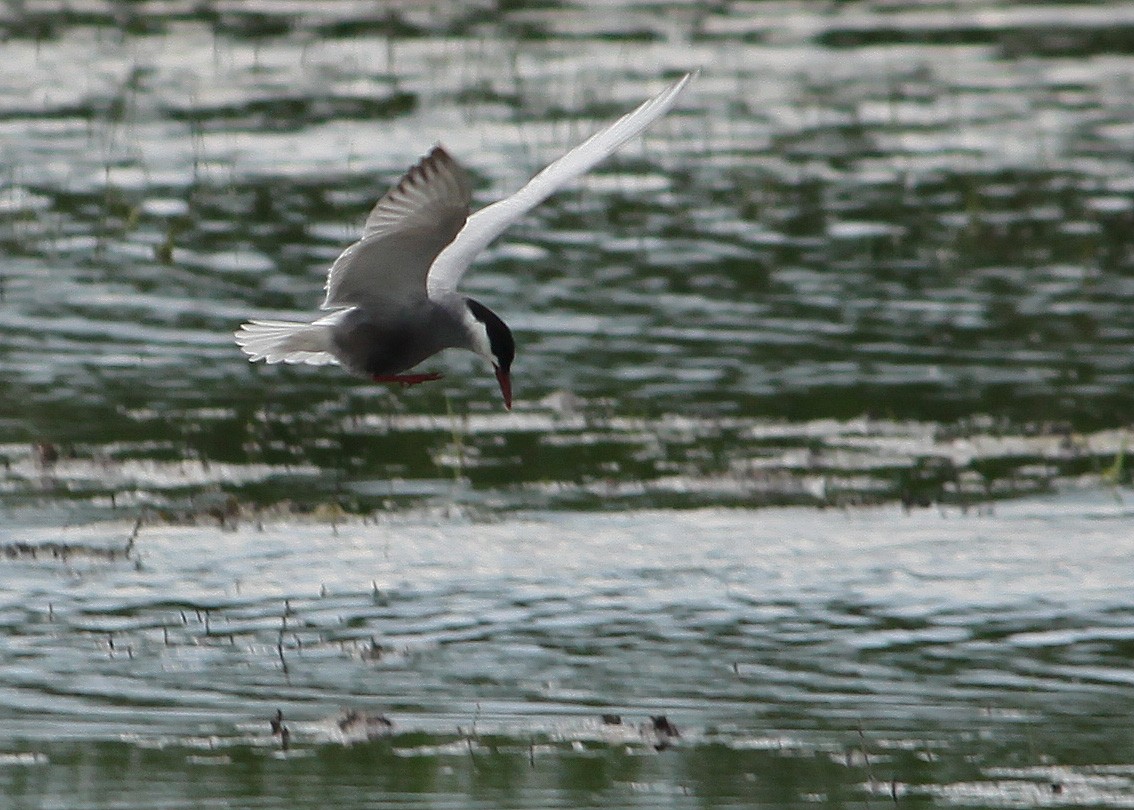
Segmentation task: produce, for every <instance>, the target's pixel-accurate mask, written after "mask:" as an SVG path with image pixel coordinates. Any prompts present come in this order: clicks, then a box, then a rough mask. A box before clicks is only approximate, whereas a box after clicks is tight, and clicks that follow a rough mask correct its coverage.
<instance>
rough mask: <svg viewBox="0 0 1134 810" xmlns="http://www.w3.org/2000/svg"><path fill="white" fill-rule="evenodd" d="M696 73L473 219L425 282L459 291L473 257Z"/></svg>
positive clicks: (665, 105) (637, 128)
mask: <svg viewBox="0 0 1134 810" xmlns="http://www.w3.org/2000/svg"><path fill="white" fill-rule="evenodd" d="M696 75H697V74H696V72H694V73H687V74H685V76H683V77H682V78H681V79H679V80H678V81H676V82H674V83H673V84H671V85H670V86H669V87H667V88H666V89H665V90H663V91H662V92H660V93H658V94H657V95H656V96H654V97H653V98H651V99H648V100H647V101H645V102H643V103H642V104H640V105H639V106H638V107H637V108H636V109H634V110H632V111H631V112H629V113H627V114H626V115H624V116H622V117H621V118H619V119H618V120H617V121H615V122H614V123H613V124H611V125H610V126H608V127H606V128H605V129H602V130H599V131H598V132H596V133H595V134H594V135H592V136H591V137H590V138H588V139H587V140H585V141H583V142H582V143H581V144H579V145H578V146H576V147H575V148H574V149H572V150H571V151H570V152H568V153H567V154H565V155H563V157H561V158H559V159H558V160H556V161H555V162H554V163H552V164H551V165H549V166H548V167H547V168H545V169H544V170H543V171H541V172H540V173H539V174H537V175H536V176H535V177H533V178H532V179H531V180H529V181H528V182H527V184H526V185H525V186H524V187H523V188H521V189H520V190H519V191H517V192H516V193H515V194H513V195H512V196H511V197H507V198H505V199H503V200H500V201H499V202H496V203H493V204H492V205H489V206H486V207H485V208H482V209H481V210H480V211H477V212H476V213H475V214H473V215H472V216H471V217H469V218H468V222H466V223H465V226H464V228H462V229H461V232H460V233H458V234H457V235H456V238H455V239H454V240H453V242H452V244H450V245H448V247H446V248H444V249H443V250H442V251H441V253H440V255H439V256H437V259H436V261H434V262H433V267H432V268H431V269H430V270H429V277H428V279H427V282H426V283H427V286H428V289H429V292H430V293H431V294H434V293H438V292H442V291H445V290H452V289H455V288H456V286H457V283H458V282H459V281H460V280H461V277H462V276H463V275H464V274H465V271H466V270H467V269H468V267H469V265H470V264H471V263H472V260H473V259H474V258H476V255H477V254H478V253H480V252H481V251H482V250H484V248H486V247H487V246H488V245H489V243H491V242H492V240H493V239H495V238H496V237H498V236H499V235H500V234H502V233H503V232H504V231H505V230H506V229H507V228H508V227H509V226H510V225H511V224H512V223H513V222H515V221H516V220H518V219H519V218H520V217H522V216H523V215H524V214H526V213H527V212H528V211H530V210H532V209H533V208H535V207H536V206H537V205H539V204H540V203H541V202H543V201H544V200H546V199H547V198H548V197H550V196H551V195H552V194H553V193H555V192H556V191H557V190H558V189H559V188H561V187H562V186H563V185H565V184H566V183H569V182H570V181H571V180H574V179H575V178H576V177H579V176H580V175H582V174H585V173H586V172H587V171H588V170H590V169H591V168H592V167H593V166H595V164H597V163H599V162H600V161H602V160H603V159H604V158H606V157H608V156H609V155H611V154H613V153H614V151H615V150H616V149H618V147H620V146H622V144H624V143H626V141H628V140H630V139H631V138H633V137H634V136H635V135H637V134H638V133H639V132H641V131H642V130H644V129H645V128H646V127H648V126H649V125H650V124H652V123H653V122H654V121H655V120H657V119H658V118H659V117H660V116H662V115H663V114H665V113H666V112H667V111H668V110H669V109H670V108H671V107H672V106H673V105H674V103H675V102H676V101H677V97H678V96H679V95H681V93H682V91H683V90H685V87H686V85H688V84H689V82H690V81H692V79H693V77H694V76H696Z"/></svg>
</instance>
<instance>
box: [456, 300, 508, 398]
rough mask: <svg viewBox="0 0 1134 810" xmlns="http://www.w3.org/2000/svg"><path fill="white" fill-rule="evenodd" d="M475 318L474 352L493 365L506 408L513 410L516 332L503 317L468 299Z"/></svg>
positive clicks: (471, 328) (471, 329)
mask: <svg viewBox="0 0 1134 810" xmlns="http://www.w3.org/2000/svg"><path fill="white" fill-rule="evenodd" d="M465 306H466V307H468V310H469V314H470V315H471V316H472V318H471V320H469V321H468V327H469V335H470V337H471V339H472V345H471V346H470V348H471V349H472V350H473V351H474V352H476V353H477V354H479V355H480V356H481V357H483V358H484V359H485V360H487V361H488V362H489V363H491V364H492V368H493V369H494V370H495V371H496V382H498V383H499V384H500V393H501V395H503V397H504V407H505V408H507V409H508V410H512V376H511V374H512V360H514V359H515V357H516V342H515V341H514V340H513V339H512V330H511V329H509V328H508V324H506V323H504V321H502V320H500V316H499V315H497V314H496V313H495V312H493V311H492V310H491V309H489V308H488V307H486V306H485V305H484V304H482V303H480V302H479V301H474V300H473V299H472V298H466V299H465Z"/></svg>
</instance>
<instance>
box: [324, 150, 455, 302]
mask: <svg viewBox="0 0 1134 810" xmlns="http://www.w3.org/2000/svg"><path fill="white" fill-rule="evenodd" d="M471 197H472V190H471V186H470V184H469V179H468V174H467V173H466V172H465V170H464V169H463V168H461V166H460V165H459V164H458V163H457V162H456V161H455V160H453V158H451V157H450V156H449V153H448V152H446V151H445V150H444V149H442V148H441V147H440V146H438V147H436V148H435V149H434V150H433V151H432V152H430V153H429V154H428V155H426V156H425V157H424V158H422V159H421V161H419V162H418V164H417V165H416V166H414V167H413V168H411V169H410V170H409V171H408V172H406V174H405V176H403V177H402V179H401V180H400V181H398V183H397V185H395V186H394V187H393V188H392V189H390V190H389V191H388V192H386V194H385V195H384V196H383V197H382V199H380V200H379V201H378V203H377V204H376V205H375V206H374V209H373V210H372V211H371V212H370V216H368V217H367V218H366V226H365V228H364V229H363V233H362V238H361V239H359V240H358V241H357V242H355V243H354V244H353V245H351V246H350V247H348V248H347V249H346V250H344V251H343V252H342V255H340V256H339V258H337V259H336V260H335V263H334V264H333V265H331V271H330V273H329V274H328V275H327V297H326V299H325V300H324V301H323V307H322V308H323V309H333V308H336V307H349V306H358V305H361V304H367V303H374V302H377V301H383V302H391V301H393V302H398V301H406V300H413V299H416V298H423V297H424V296H425V277H426V275H427V274H428V273H429V267H430V265H432V264H433V260H434V259H435V258H436V257H437V254H438V253H440V252H441V250H442V249H443V248H444V247H445V246H446V245H448V244H449V243H450V242H452V241H453V237H454V236H456V235H457V232H458V231H460V229H461V227H462V226H463V225H464V224H465V220H466V219H467V218H468V215H469V201H470V199H471Z"/></svg>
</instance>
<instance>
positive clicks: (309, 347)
mask: <svg viewBox="0 0 1134 810" xmlns="http://www.w3.org/2000/svg"><path fill="white" fill-rule="evenodd" d="M234 337H235V338H236V344H237V345H238V346H240V349H241V351H243V352H244V353H245V354H246V355H248V359H249V360H252V361H256V360H266V361H268V362H269V363H307V364H309V365H312V366H324V365H327V364H328V363H336V362H338V361H337V360H336V359H335V357H334V355H333V354H331V329H330V327H329V326H328V325H327V324H325V323H320V322H318V321H317V322H315V323H296V322H294V321H249V322H248V323H246V324H244V325H243V326H241V327H240V328H239V329H238V330H237V331H236V332H235V334H234Z"/></svg>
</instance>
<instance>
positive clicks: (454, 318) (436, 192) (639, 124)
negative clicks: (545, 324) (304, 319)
mask: <svg viewBox="0 0 1134 810" xmlns="http://www.w3.org/2000/svg"><path fill="white" fill-rule="evenodd" d="M694 75H696V74H695V73H689V74H686V75H685V76H683V77H682V78H681V79H679V80H678V81H676V82H674V83H673V84H671V85H670V86H669V87H667V88H666V89H665V90H663V91H661V92H660V93H658V94H657V95H656V96H654V97H653V98H651V99H648V100H647V101H645V102H643V103H642V104H641V105H639V106H638V107H637V108H636V109H634V110H632V111H631V112H629V113H627V114H626V115H624V116H622V117H621V118H619V119H618V120H617V121H615V122H614V123H612V124H610V125H609V126H607V127H606V128H604V129H602V130H600V131H598V132H596V133H595V134H594V135H592V136H591V137H590V138H588V139H587V140H585V141H583V143H581V144H579V145H578V146H576V147H575V148H574V149H572V150H571V151H570V152H568V153H567V154H565V155H563V157H561V158H559V159H558V160H556V161H555V162H553V163H552V164H550V165H549V166H548V167H547V168H545V169H544V170H543V171H541V172H540V173H539V174H537V175H535V176H534V177H533V178H532V179H531V180H529V181H528V182H527V184H526V185H524V187H523V188H521V189H520V190H519V191H517V192H516V193H515V194H513V195H512V196H510V197H506V198H504V199H502V200H499V201H498V202H495V203H493V204H491V205H488V206H486V207H484V208H482V209H481V210H479V211H477V212H476V213H475V214H473V215H472V216H470V215H469V209H470V204H471V202H472V184H471V182H470V180H469V175H468V173H467V172H466V171H465V170H464V169H463V168H462V167H461V165H460V164H459V163H457V161H455V160H454V159H453V158H452V157H451V156H450V155H449V153H448V152H447V151H445V148H444V147H443V146H440V145H438V146H436V147H435V148H434V149H433V150H432V151H431V152H430V153H429V154H428V155H426V156H425V157H424V158H422V159H421V160H420V161H419V162H418V163H417V165H415V166H413V167H412V168H411V169H410V170H409V171H408V172H406V174H405V175H404V176H403V177H402V178H401V180H399V181H398V182H397V184H395V185H394V187H393V188H391V189H390V190H389V191H388V192H386V194H385V196H383V197H382V198H381V199H380V200H379V201H378V202H377V204H376V205H375V206H374V208H373V210H371V212H370V215H369V216H368V217H367V219H366V223H365V225H364V227H363V232H362V238H361V239H359V240H358V241H357V242H355V243H354V244H352V245H350V246H349V247H348V248H347V249H346V250H344V251H343V252H342V254H341V255H340V256H339V257H338V258H337V259H336V260H335V261H334V263H333V264H332V265H331V269H330V272H329V273H328V275H327V284H326V298H325V299H324V301H323V304H322V306H321V309H324V310H331V312H330V313H329V314H327V315H325V316H323V317H321V318H319V319H318V320H315V321H313V322H309V323H299V322H294V321H268V320H252V321H249V322H248V323H246V324H244V325H243V326H241V327H240V329H238V330H237V331H236V333H235V338H236V343H237V345H239V346H240V348H241V350H242V351H243V352H244V353H245V354H246V355H248V359H249V360H250V361H256V360H266V361H267V362H268V363H308V364H311V365H325V364H329V363H338V364H339V365H340V366H342V367H343V368H345V369H346V370H347V371H349V372H351V373H353V374H356V375H360V376H365V377H369V378H371V379H372V380H374V381H375V382H388V383H401V384H403V385H415V384H417V383H423V382H428V381H431V380H438V379H441V375H440V374H433V373H414V374H410V373H406V372H408V371H409V370H410V369H412V368H414V367H415V366H416V365H418V364H419V363H421V362H423V361H424V360H426V359H428V358H430V357H432V356H433V355H435V354H437V353H438V352H440V351H442V350H443V349H452V348H456V349H467V350H468V351H471V352H474V353H475V354H477V355H479V356H480V357H482V358H484V359H485V360H486V361H487V362H488V363H490V364H491V365H492V368H493V370H494V371H495V373H496V381H497V382H498V383H499V385H500V393H501V395H502V396H503V398H504V407H505V408H508V409H509V410H511V408H512V378H511V369H512V361H513V359H514V358H515V356H516V344H515V341H514V340H513V339H512V331H511V330H510V329H509V328H508V326H507V325H506V324H505V323H504V321H503V320H501V319H500V316H498V315H497V314H496V313H495V312H493V311H492V310H491V309H489V308H488V307H486V306H485V305H484V304H482V303H480V302H479V301H477V300H475V299H472V298H468V297H466V296H463V295H461V294H460V293H458V292H457V284H458V283H459V282H460V280H461V277H462V276H464V274H465V272H466V271H467V270H468V269H469V266H470V265H471V264H472V261H473V259H475V258H476V256H477V254H479V253H480V252H481V251H482V250H483V249H484V248H485V247H487V246H488V245H489V244H490V243H491V242H492V241H493V240H494V239H496V237H498V236H500V234H502V233H503V232H504V231H505V230H506V229H507V228H508V227H509V226H510V225H511V224H512V223H513V222H515V221H516V220H518V219H519V218H520V217H522V216H523V215H524V214H526V213H527V212H528V211H530V210H531V209H533V208H534V207H535V206H537V205H539V204H540V203H541V202H543V201H544V200H546V199H547V198H548V197H549V196H551V195H552V194H553V193H555V192H556V191H557V190H558V189H559V188H561V187H562V186H563V185H565V184H566V183H568V182H570V181H571V180H574V179H575V178H577V177H579V176H581V175H583V174H584V173H586V172H587V171H588V170H590V169H591V168H592V167H593V166H595V165H596V164H597V163H599V162H600V161H602V160H603V159H604V158H606V157H608V156H609V155H611V154H612V153H613V152H614V151H615V150H616V149H618V148H619V147H620V146H622V145H623V144H624V143H626V141H628V140H630V139H631V138H633V137H634V136H635V135H637V134H638V133H640V132H641V131H642V130H644V129H645V128H646V127H648V126H649V125H650V124H651V123H653V122H654V121H655V120H657V119H658V118H659V117H660V116H662V115H663V114H665V113H666V112H667V111H668V110H669V109H670V108H671V107H672V106H673V105H674V103H675V102H676V101H677V97H678V96H679V95H681V93H682V91H684V90H685V88H686V86H687V85H688V84H689V82H690V81H691V80H692V79H693V77H694Z"/></svg>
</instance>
